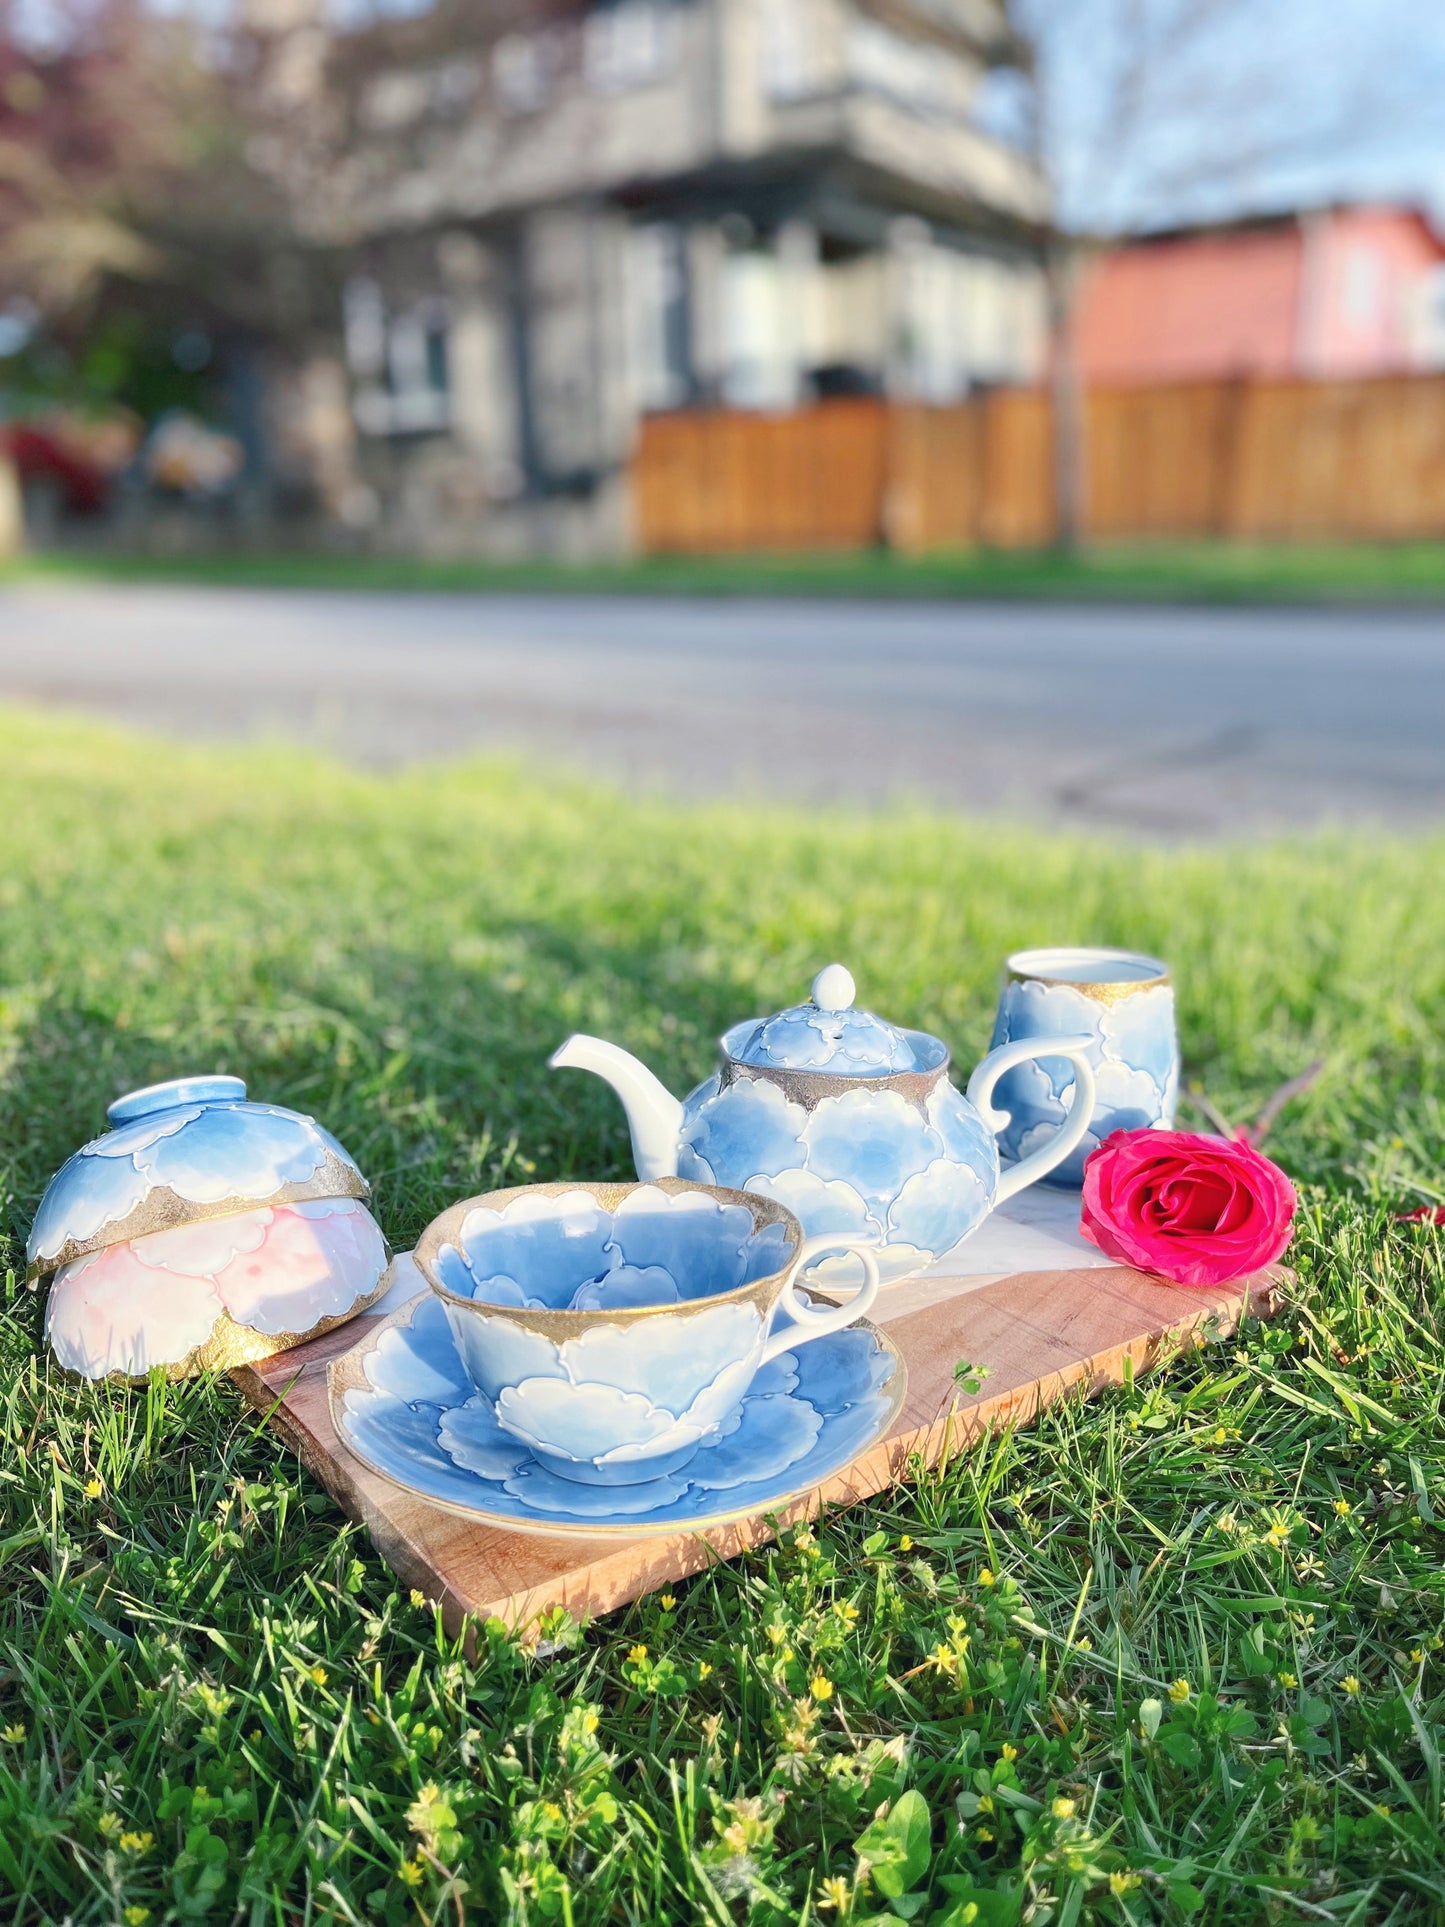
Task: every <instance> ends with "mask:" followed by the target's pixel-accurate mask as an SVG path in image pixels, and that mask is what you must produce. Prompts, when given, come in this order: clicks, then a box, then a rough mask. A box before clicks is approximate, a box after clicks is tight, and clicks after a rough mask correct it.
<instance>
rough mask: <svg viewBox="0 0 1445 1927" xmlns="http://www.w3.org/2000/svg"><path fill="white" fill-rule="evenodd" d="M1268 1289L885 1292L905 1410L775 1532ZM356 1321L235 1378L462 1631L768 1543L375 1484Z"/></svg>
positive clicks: (1022, 1416)
mask: <svg viewBox="0 0 1445 1927" xmlns="http://www.w3.org/2000/svg"><path fill="white" fill-rule="evenodd" d="M1275 1282H1276V1280H1275V1278H1274V1277H1273V1276H1271V1275H1263V1274H1262V1275H1260V1276H1259V1277H1256V1278H1252V1279H1248V1280H1245V1281H1244V1282H1243V1283H1242V1284H1237V1285H1231V1286H1228V1287H1223V1288H1220V1289H1218V1290H1214V1291H1192V1290H1191V1291H1186V1290H1181V1289H1177V1288H1175V1287H1171V1286H1168V1285H1163V1284H1160V1283H1159V1282H1158V1281H1157V1280H1154V1279H1150V1278H1147V1277H1144V1276H1143V1275H1142V1274H1141V1273H1139V1272H1137V1271H1130V1270H1127V1269H1122V1268H1121V1269H1115V1268H1109V1267H1104V1268H1096V1269H1092V1270H1061V1271H1031V1272H1020V1273H1015V1274H1013V1275H1011V1276H1009V1277H1004V1278H997V1279H994V1280H992V1281H991V1282H988V1283H984V1284H980V1283H978V1282H977V1281H976V1280H961V1279H954V1278H939V1279H918V1280H916V1281H912V1282H910V1283H908V1284H904V1285H900V1286H897V1287H894V1288H893V1289H892V1290H891V1291H889V1292H885V1293H884V1295H883V1297H882V1298H881V1299H880V1300H879V1303H878V1305H877V1306H876V1307H875V1310H874V1314H873V1317H874V1322H875V1323H876V1324H879V1325H882V1326H885V1327H886V1328H887V1330H888V1332H889V1335H890V1336H891V1337H892V1339H893V1340H894V1342H895V1343H896V1344H897V1345H898V1347H899V1349H900V1350H901V1352H902V1353H903V1356H904V1358H905V1360H906V1361H907V1365H908V1396H907V1400H906V1402H905V1404H904V1408H903V1411H902V1414H901V1415H900V1417H899V1419H898V1422H897V1424H896V1425H895V1427H894V1429H893V1431H892V1432H891V1433H890V1434H889V1436H888V1437H887V1438H886V1439H885V1440H884V1441H883V1442H882V1443H881V1444H880V1445H877V1446H875V1447H874V1448H873V1449H872V1450H871V1451H870V1452H868V1453H867V1454H866V1455H865V1456H864V1457H863V1458H861V1459H858V1460H857V1461H855V1463H854V1464H853V1465H852V1466H850V1467H849V1469H848V1470H847V1471H846V1472H845V1473H842V1474H840V1475H839V1476H838V1477H837V1478H834V1479H830V1480H829V1481H828V1483H827V1484H826V1485H824V1486H822V1487H820V1488H819V1489H818V1491H816V1492H815V1493H813V1494H812V1495H811V1496H810V1497H808V1498H807V1499H805V1500H800V1501H799V1502H797V1503H796V1504H794V1505H793V1506H792V1507H791V1508H789V1509H788V1510H787V1511H786V1512H784V1513H782V1514H780V1515H779V1519H780V1521H781V1522H782V1523H785V1524H786V1523H791V1522H793V1521H796V1520H799V1519H802V1518H804V1517H807V1516H809V1515H811V1514H813V1513H816V1512H818V1511H820V1510H821V1509H823V1508H825V1507H828V1506H839V1505H849V1504H852V1503H854V1502H855V1501H857V1500H860V1499H866V1498H869V1497H871V1496H872V1495H873V1494H875V1493H877V1492H881V1491H883V1490H884V1489H885V1488H886V1487H888V1486H890V1485H891V1484H893V1483H894V1482H895V1480H897V1479H899V1478H901V1477H903V1476H904V1474H905V1472H906V1469H907V1466H908V1462H909V1460H910V1458H912V1457H913V1456H914V1455H915V1454H916V1455H917V1456H918V1457H919V1458H920V1459H922V1460H924V1461H925V1462H927V1463H928V1464H935V1463H937V1462H938V1461H939V1460H940V1459H942V1458H943V1457H944V1456H946V1455H952V1454H954V1453H957V1452H958V1451H960V1450H962V1449H965V1448H966V1447H967V1446H968V1444H969V1443H970V1442H971V1441H972V1440H974V1439H976V1438H978V1437H979V1435H980V1434H981V1433H983V1432H985V1431H987V1430H990V1429H995V1430H996V1429H998V1428H1000V1427H1003V1426H1007V1425H1019V1424H1026V1423H1027V1422H1028V1421H1029V1420H1031V1419H1033V1418H1035V1417H1036V1416H1037V1414H1038V1413H1039V1412H1040V1411H1042V1410H1043V1409H1044V1407H1045V1406H1048V1405H1051V1404H1053V1403H1054V1402H1055V1401H1056V1400H1057V1399H1060V1398H1062V1397H1064V1395H1065V1394H1066V1393H1068V1392H1070V1391H1072V1390H1075V1389H1076V1388H1077V1390H1078V1392H1079V1393H1080V1394H1081V1395H1088V1394H1089V1393H1092V1392H1095V1391H1097V1390H1098V1389H1099V1388H1100V1387H1102V1386H1105V1385H1110V1384H1119V1383H1120V1382H1122V1380H1123V1378H1124V1375H1125V1372H1126V1370H1128V1369H1131V1368H1132V1370H1133V1371H1134V1372H1136V1373H1138V1372H1142V1371H1146V1370H1147V1369H1149V1367H1151V1366H1153V1365H1156V1364H1158V1363H1160V1362H1161V1361H1163V1360H1165V1359H1167V1358H1170V1357H1172V1356H1174V1355H1175V1354H1176V1353H1178V1352H1179V1351H1181V1350H1185V1349H1188V1348H1190V1347H1192V1346H1194V1345H1197V1344H1200V1343H1203V1342H1206V1341H1207V1340H1208V1339H1210V1338H1211V1337H1215V1336H1219V1337H1223V1336H1224V1335H1226V1334H1227V1333H1228V1332H1229V1331H1231V1330H1233V1328H1234V1326H1235V1325H1236V1324H1237V1323H1238V1321H1239V1319H1240V1317H1241V1316H1242V1315H1243V1314H1244V1313H1246V1312H1247V1311H1253V1312H1254V1313H1256V1314H1267V1313H1268V1311H1269V1309H1270V1308H1271V1303H1272V1296H1271V1294H1272V1291H1273V1288H1274V1284H1275ZM356 1336H357V1327H356V1325H352V1326H345V1327H342V1328H341V1329H340V1330H337V1331H333V1332H329V1333H327V1334H326V1336H325V1337H323V1338H318V1339H315V1340H314V1341H313V1342H312V1343H311V1344H309V1345H304V1346H301V1347H299V1348H298V1349H297V1350H295V1351H293V1352H288V1353H286V1354H284V1355H283V1356H282V1357H280V1358H276V1359H271V1360H268V1361H266V1362H265V1363H264V1364H261V1365H258V1366H243V1367H240V1368H238V1369H237V1370H236V1371H235V1372H234V1373H233V1374H232V1376H233V1377H234V1379H235V1381H236V1383H237V1385H238V1386H239V1387H240V1389H241V1391H242V1392H243V1393H244V1394H245V1396H246V1397H247V1398H248V1399H249V1400H250V1401H251V1403H252V1404H253V1405H255V1406H256V1407H258V1409H260V1410H262V1411H264V1412H266V1413H268V1414H269V1416H270V1421H271V1423H272V1424H273V1425H274V1426H275V1427H276V1428H277V1430H278V1431H279V1432H280V1433H281V1435H282V1437H283V1438H285V1439H286V1440H287V1441H288V1443H290V1444H291V1445H292V1446H294V1448H295V1450H296V1451H297V1453H298V1454H299V1455H300V1457H301V1459H302V1460H303V1462H304V1463H305V1464H306V1466H307V1467H308V1468H309V1469H310V1470H311V1471H312V1472H313V1473H314V1474H315V1475H316V1477H317V1478H318V1479H320V1481H321V1483H322V1484H323V1485H324V1486H325V1487H326V1489H327V1490H328V1491H329V1492H330V1493H331V1494H332V1496H333V1497H334V1498H335V1499H336V1500H337V1501H338V1503H339V1504H340V1505H341V1506H342V1507H343V1508H344V1510H345V1511H346V1512H347V1513H349V1514H350V1515H351V1517H352V1518H354V1519H358V1520H360V1521H361V1522H362V1523H363V1524H364V1525H365V1526H366V1527H367V1528H368V1530H369V1531H370V1533H371V1536H372V1538H373V1540H374V1541H375V1543H376V1546H377V1548H378V1550H379V1551H380V1553H381V1555H382V1557H383V1558H384V1559H385V1560H386V1561H387V1562H388V1564H389V1565H390V1566H391V1567H392V1568H393V1570H394V1571H395V1572H396V1573H397V1575H398V1576H399V1578H400V1579H401V1581H402V1583H403V1585H407V1586H412V1587H415V1588H417V1589H418V1590H419V1591H420V1592H421V1593H422V1594H423V1595H424V1597H425V1598H426V1599H428V1600H429V1601H433V1602H435V1603H439V1604H440V1606H441V1608H442V1613H443V1619H444V1622H445V1623H446V1625H447V1626H448V1627H449V1628H450V1630H451V1631H452V1632H453V1633H455V1632H456V1631H457V1629H458V1628H459V1627H460V1625H461V1623H462V1621H463V1620H464V1619H465V1618H467V1617H469V1616H470V1617H481V1618H485V1617H487V1616H489V1615H492V1614H495V1615H497V1616H498V1617H499V1618H501V1619H503V1620H504V1621H505V1622H506V1623H507V1624H508V1625H509V1626H513V1627H516V1628H518V1629H522V1628H525V1627H526V1626H528V1625H529V1624H530V1623H531V1622H532V1621H534V1620H535V1619H536V1618H537V1616H538V1615H539V1614H540V1613H542V1612H544V1611H546V1610H547V1608H549V1607H552V1606H565V1607H566V1608H567V1609H568V1611H569V1612H570V1613H571V1614H572V1615H573V1617H574V1618H577V1619H582V1618H585V1617H593V1616H595V1615H597V1614H599V1613H606V1612H611V1611H612V1610H614V1609H615V1608H616V1607H618V1606H621V1605H625V1604H626V1603H627V1602H628V1601H629V1600H632V1599H636V1598H638V1597H640V1596H641V1595H642V1594H643V1593H647V1592H651V1591H653V1590H655V1589H657V1588H658V1587H661V1586H664V1585H666V1584H668V1583H669V1582H672V1581H676V1580H678V1579H682V1578H685V1577H686V1576H687V1575H688V1574H689V1573H694V1572H697V1571H699V1570H701V1569H702V1568H703V1567H704V1566H707V1565H710V1564H712V1563H713V1562H714V1561H715V1560H718V1559H728V1558H731V1557H733V1556H734V1555H735V1554H736V1553H739V1552H742V1551H743V1550H744V1549H745V1548H747V1547H749V1546H754V1545H758V1544H760V1543H761V1542H763V1541H764V1540H766V1539H768V1538H770V1537H771V1536H772V1533H773V1530H774V1522H773V1521H771V1520H769V1519H765V1518H761V1517H758V1518H753V1519H749V1520H746V1521H744V1522H742V1523H741V1524H732V1525H727V1526H723V1527H720V1528H717V1529H716V1530H711V1531H708V1532H706V1533H697V1532H684V1533H679V1534H677V1535H676V1536H675V1537H670V1538H646V1539H634V1540H629V1539H627V1538H622V1537H615V1536H613V1537H603V1538H597V1539H546V1538H537V1537H533V1536H531V1535H529V1534H520V1533H511V1532H506V1531H502V1530H499V1529H495V1528H492V1527H487V1526H480V1525H474V1524H471V1523H469V1522H468V1521H466V1520H464V1519H458V1518H456V1517H453V1516H452V1515H451V1514H450V1513H446V1512H442V1511H440V1510H439V1509H438V1508H437V1507H435V1506H432V1505H429V1504H428V1503H427V1502H426V1501H425V1500H423V1499H418V1498H414V1497H413V1496H412V1495H411V1494H409V1493H408V1492H406V1491H404V1490H403V1489H402V1488H401V1487H399V1486H395V1485H393V1484H392V1483H391V1482H390V1481H389V1480H387V1479H383V1478H381V1477H380V1476H378V1475H377V1474H376V1473H374V1472H371V1471H369V1470H368V1469H367V1467H365V1466H364V1465H362V1464H360V1462H359V1461H358V1460H356V1459H354V1458H353V1457H352V1456H351V1454H350V1453H349V1452H348V1451H347V1450H346V1448H345V1447H344V1446H343V1445H342V1444H341V1443H340V1442H339V1440H338V1439H337V1437H336V1434H335V1432H334V1431H333V1429H332V1425H331V1419H330V1415H329V1413H328V1410H327V1399H326V1364H327V1361H328V1359H331V1358H335V1357H337V1356H338V1355H339V1354H340V1353H342V1352H344V1351H345V1350H347V1348H348V1347H349V1346H350V1345H351V1344H352V1343H354V1341H355V1339H356ZM960 1359H968V1360H970V1361H972V1362H973V1363H974V1364H980V1365H987V1366H988V1368H989V1375H988V1378H987V1380H986V1381H985V1383H984V1385H983V1387H982V1389H981V1391H980V1392H979V1394H978V1395H977V1396H974V1397H969V1396H967V1395H966V1394H964V1393H962V1392H961V1391H960V1390H959V1388H958V1386H957V1384H956V1383H955V1381H954V1377H953V1368H954V1365H955V1364H956V1363H957V1362H958V1361H959V1360H960Z"/></svg>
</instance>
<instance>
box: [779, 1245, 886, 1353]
mask: <svg viewBox="0 0 1445 1927" xmlns="http://www.w3.org/2000/svg"><path fill="white" fill-rule="evenodd" d="M830 1251H833V1252H844V1253H847V1254H848V1255H849V1256H851V1257H856V1258H859V1259H861V1260H862V1264H863V1283H862V1284H861V1285H860V1286H859V1288H858V1290H857V1291H856V1292H854V1294H853V1296H852V1297H851V1298H850V1299H849V1300H848V1302H847V1304H846V1305H830V1306H829V1307H828V1309H827V1310H826V1311H814V1310H813V1309H812V1307H811V1306H810V1305H808V1304H806V1303H805V1302H804V1301H803V1300H802V1299H801V1298H799V1296H798V1278H799V1275H800V1274H801V1273H802V1272H804V1271H806V1270H807V1269H808V1267H809V1265H813V1264H816V1263H817V1262H818V1260H819V1259H820V1258H821V1257H823V1256H825V1254H826V1253H828V1252H830ZM878 1285H879V1278H878V1260H877V1259H876V1258H875V1257H874V1256H873V1253H872V1252H871V1251H870V1250H869V1249H868V1247H867V1246H866V1245H861V1244H859V1243H857V1241H856V1240H855V1239H853V1238H844V1237H841V1236H840V1235H839V1234H838V1233H837V1232H827V1231H825V1232H824V1233H823V1234H822V1236H821V1237H818V1238H806V1239H804V1241H803V1243H802V1244H800V1245H799V1246H798V1249H797V1250H796V1251H795V1252H794V1254H793V1263H792V1267H791V1269H790V1270H789V1272H788V1281H787V1283H786V1284H785V1285H784V1286H783V1289H782V1291H781V1292H780V1293H779V1294H778V1298H777V1302H776V1304H775V1305H774V1307H773V1316H774V1318H776V1317H777V1315H778V1312H779V1311H782V1310H786V1311H787V1313H788V1315H789V1317H791V1318H792V1320H793V1323H792V1324H791V1325H789V1326H788V1328H787V1330H786V1331H780V1332H774V1333H773V1335H772V1336H771V1337H770V1338H769V1340H768V1342H767V1344H766V1345H765V1346H764V1347H763V1355H762V1357H761V1358H760V1359H759V1360H758V1364H759V1365H766V1364H767V1362H768V1360H769V1359H770V1358H776V1357H778V1355H779V1354H780V1353H781V1352H795V1351H796V1350H797V1349H798V1347H799V1346H800V1345H808V1344H811V1343H812V1341H813V1340H814V1339H815V1338H826V1337H827V1335H828V1333H829V1332H836V1331H842V1329H843V1327H844V1326H845V1325H851V1324H853V1323H854V1321H855V1320H856V1319H859V1318H862V1317H864V1316H865V1315H866V1314H867V1313H868V1312H869V1311H870V1310H871V1309H872V1306H873V1300H874V1299H875V1298H876V1297H877V1296H878Z"/></svg>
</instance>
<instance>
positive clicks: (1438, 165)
mask: <svg viewBox="0 0 1445 1927" xmlns="http://www.w3.org/2000/svg"><path fill="white" fill-rule="evenodd" d="M1021 11H1022V12H1024V13H1026V15H1027V17H1028V18H1029V19H1030V20H1031V21H1032V22H1033V24H1034V25H1035V26H1036V28H1037V32H1038V37H1039V40H1040V43H1041V45H1042V48H1043V52H1044V66H1043V71H1044V76H1045V84H1046V87H1047V90H1048V99H1049V102H1050V107H1051V116H1050V118H1051V124H1052V126H1053V129H1054V131H1055V137H1056V138H1055V142H1054V149H1055V160H1056V176H1057V179H1058V183H1059V188H1060V194H1061V199H1062V201H1063V204H1064V211H1065V212H1066V214H1068V215H1069V216H1070V217H1072V218H1073V219H1075V220H1077V221H1080V222H1081V223H1083V224H1086V225H1101V226H1105V227H1129V226H1136V225H1146V226H1147V225H1160V224H1164V223H1168V222H1171V221H1176V220H1188V219H1200V218H1203V219H1208V218H1215V217H1219V216H1227V215H1230V214H1234V213H1239V212H1247V211H1251V210H1258V209H1265V208H1277V207H1286V206H1290V205H1297V204H1299V203H1302V202H1319V201H1321V200H1327V199H1366V198H1375V197H1381V198H1395V197H1400V198H1405V199H1411V200H1416V201H1423V202H1427V203H1430V204H1433V206H1434V207H1435V208H1436V209H1437V210H1438V211H1439V212H1440V214H1441V215H1442V216H1445V0H1022V6H1021ZM1131 23H1132V24H1131ZM1141 31H1142V35H1143V44H1145V45H1146V46H1149V47H1152V48H1153V49H1154V50H1155V51H1154V52H1152V53H1151V54H1150V55H1149V56H1148V57H1146V58H1145V59H1144V60H1143V61H1142V62H1141V63H1139V66H1138V72H1139V74H1140V77H1141V78H1140V85H1139V88H1138V90H1137V98H1138V99H1139V102H1140V105H1139V109H1138V112H1137V114H1136V115H1135V117H1134V120H1133V125H1132V126H1130V125H1129V124H1128V119H1129V117H1128V116H1127V115H1125V116H1122V117H1121V116H1120V114H1119V113H1118V111H1117V110H1118V104H1119V99H1120V95H1121V91H1123V82H1122V80H1121V76H1123V75H1124V74H1125V73H1126V71H1127V63H1128V59H1129V53H1130V50H1131V48H1132V47H1134V46H1137V45H1138V44H1139V40H1140V33H1141ZM1005 91H1006V88H1005ZM1121 118H1122V119H1123V120H1124V122H1125V124H1124V125H1123V126H1121V125H1119V124H1118V123H1119V122H1120V120H1121Z"/></svg>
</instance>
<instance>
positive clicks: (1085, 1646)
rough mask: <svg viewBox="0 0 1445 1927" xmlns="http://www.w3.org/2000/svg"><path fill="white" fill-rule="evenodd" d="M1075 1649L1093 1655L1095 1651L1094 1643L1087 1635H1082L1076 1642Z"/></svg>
mask: <svg viewBox="0 0 1445 1927" xmlns="http://www.w3.org/2000/svg"><path fill="white" fill-rule="evenodd" d="M1074 1648H1075V1650H1076V1651H1077V1652H1080V1653H1092V1652H1093V1650H1094V1642H1093V1640H1092V1639H1090V1637H1089V1635H1088V1634H1087V1633H1080V1635H1079V1637H1078V1638H1077V1639H1076V1640H1075V1641H1074Z"/></svg>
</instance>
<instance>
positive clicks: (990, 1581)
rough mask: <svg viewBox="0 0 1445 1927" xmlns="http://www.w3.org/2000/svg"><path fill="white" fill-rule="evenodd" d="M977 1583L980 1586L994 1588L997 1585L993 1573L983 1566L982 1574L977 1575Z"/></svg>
mask: <svg viewBox="0 0 1445 1927" xmlns="http://www.w3.org/2000/svg"><path fill="white" fill-rule="evenodd" d="M978 1583H979V1584H980V1585H981V1586H996V1585H997V1584H998V1580H997V1579H996V1578H995V1576H994V1574H993V1572H992V1571H991V1570H990V1569H989V1567H987V1566H985V1567H984V1568H983V1570H982V1572H980V1573H979V1575H978Z"/></svg>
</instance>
